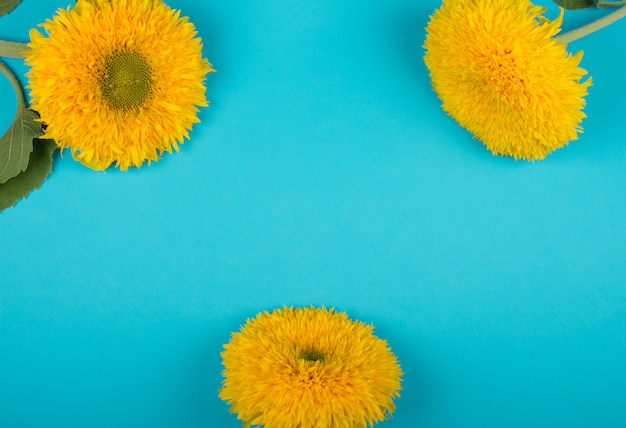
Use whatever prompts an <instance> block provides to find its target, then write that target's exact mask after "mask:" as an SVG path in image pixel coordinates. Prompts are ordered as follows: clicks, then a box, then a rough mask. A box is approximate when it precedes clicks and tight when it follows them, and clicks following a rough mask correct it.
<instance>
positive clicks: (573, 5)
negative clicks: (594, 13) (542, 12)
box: [554, 0, 595, 9]
mask: <svg viewBox="0 0 626 428" xmlns="http://www.w3.org/2000/svg"><path fill="white" fill-rule="evenodd" d="M554 2H555V3H556V4H558V5H559V6H561V7H564V8H565V9H584V8H586V7H591V6H595V1H594V0H554Z"/></svg>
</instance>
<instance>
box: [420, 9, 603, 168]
mask: <svg viewBox="0 0 626 428" xmlns="http://www.w3.org/2000/svg"><path fill="white" fill-rule="evenodd" d="M544 11H545V9H544V8H541V7H538V6H535V5H533V4H532V3H531V2H529V1H527V0H443V4H442V6H441V7H440V8H439V9H438V10H437V11H435V13H434V14H433V15H432V16H431V19H430V22H429V23H428V26H427V27H426V31H427V36H426V41H425V43H424V48H425V49H426V54H425V57H424V60H425V63H426V66H427V67H428V69H429V71H430V77H431V80H432V85H433V88H434V90H435V91H436V92H437V93H438V95H439V97H440V99H441V101H442V107H443V109H444V110H445V111H446V112H447V113H448V114H449V115H450V116H452V117H453V118H454V119H456V120H457V121H458V122H459V124H460V125H461V126H463V127H464V128H466V129H468V130H469V131H470V132H472V133H473V134H474V136H475V137H476V138H478V139H480V140H481V141H482V142H483V143H484V144H485V146H486V147H487V148H488V149H489V150H491V152H493V153H494V154H501V155H510V156H513V157H514V158H516V159H519V158H521V159H529V160H533V159H543V158H545V157H546V155H547V154H548V153H549V152H551V151H552V150H554V149H557V148H559V147H562V146H564V145H566V144H567V143H568V142H569V141H570V140H575V139H576V138H577V133H578V132H582V128H581V127H580V123H581V121H582V119H583V118H584V117H586V116H585V114H584V113H583V112H582V109H583V107H584V105H585V100H584V96H585V95H586V94H587V87H588V86H589V85H590V83H591V79H587V80H586V81H582V80H581V79H582V77H583V76H584V75H585V74H587V72H586V71H585V70H584V69H582V68H580V67H579V66H578V65H579V63H580V60H581V58H582V52H578V53H577V54H575V55H571V54H570V53H568V52H567V50H566V45H565V44H564V43H560V42H559V40H558V38H555V37H554V36H555V35H556V34H557V33H558V32H559V31H560V25H561V22H562V17H563V11H562V10H561V14H560V16H559V17H558V18H557V19H555V20H554V21H549V20H547V19H546V18H544V17H543V16H542V15H541V14H542V13H543V12H544Z"/></svg>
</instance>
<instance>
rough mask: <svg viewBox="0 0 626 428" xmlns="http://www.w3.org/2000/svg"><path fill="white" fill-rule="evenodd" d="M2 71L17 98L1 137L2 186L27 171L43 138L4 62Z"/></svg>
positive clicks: (33, 113)
mask: <svg viewBox="0 0 626 428" xmlns="http://www.w3.org/2000/svg"><path fill="white" fill-rule="evenodd" d="M0 1H2V0H0ZM0 71H1V72H2V73H4V74H5V75H6V76H7V78H8V79H9V81H10V82H11V85H13V89H15V95H16V96H17V112H16V113H15V117H14V118H13V121H12V122H11V125H10V126H9V129H7V131H6V132H5V133H4V135H2V137H0V184H2V183H5V182H6V181H7V180H9V179H10V178H12V177H15V176H16V175H18V174H19V173H21V172H23V171H24V170H25V169H26V167H27V166H28V159H29V157H30V152H31V151H32V150H33V138H36V137H39V136H41V134H42V125H41V123H40V122H38V121H37V118H38V115H37V113H36V112H34V111H32V110H30V109H28V108H27V107H26V102H25V101H24V95H23V94H22V87H21V86H20V83H19V81H18V80H17V78H16V77H15V75H14V74H13V73H12V72H11V70H10V69H9V67H7V66H6V64H4V63H3V62H2V61H0Z"/></svg>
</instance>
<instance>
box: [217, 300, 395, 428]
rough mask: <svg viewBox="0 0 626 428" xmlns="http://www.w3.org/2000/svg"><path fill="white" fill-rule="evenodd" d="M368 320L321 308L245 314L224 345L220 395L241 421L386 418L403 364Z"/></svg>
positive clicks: (340, 426) (331, 424)
mask: <svg viewBox="0 0 626 428" xmlns="http://www.w3.org/2000/svg"><path fill="white" fill-rule="evenodd" d="M372 330H373V327H372V326H368V325H365V324H363V323H361V322H358V321H352V320H350V319H348V316H347V315H346V314H345V313H342V312H335V311H334V310H332V309H330V310H328V309H325V308H321V309H320V308H314V307H310V308H296V309H294V308H287V307H285V308H283V309H276V310H274V311H273V312H272V313H268V312H263V313H260V314H258V315H257V316H256V318H254V319H253V320H248V321H247V322H246V324H245V325H244V326H243V327H242V328H241V332H236V333H234V334H233V335H232V336H231V340H230V342H229V343H228V344H227V345H225V346H224V348H225V350H224V351H223V352H222V359H223V364H224V371H223V374H224V382H223V388H222V389H220V391H219V396H220V398H221V399H223V400H225V401H227V402H228V403H229V404H231V405H232V407H231V412H234V413H237V414H238V418H239V419H241V420H242V421H243V424H244V426H245V427H246V428H249V427H250V426H251V425H261V426H264V427H266V428H294V427H300V428H361V427H366V426H369V425H374V423H376V422H379V421H381V420H383V419H385V418H386V417H388V416H389V415H390V414H391V413H392V412H393V411H394V409H395V407H394V403H393V398H394V397H397V396H399V393H398V391H399V390H400V377H401V375H402V371H401V369H400V366H399V365H398V362H397V360H396V357H395V356H394V355H393V353H392V352H391V350H390V349H389V347H388V345H387V343H386V342H385V341H384V340H382V339H379V338H377V337H376V336H374V335H373V334H372Z"/></svg>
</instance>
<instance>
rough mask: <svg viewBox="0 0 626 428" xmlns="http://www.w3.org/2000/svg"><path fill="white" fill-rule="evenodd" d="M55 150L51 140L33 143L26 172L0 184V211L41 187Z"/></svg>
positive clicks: (49, 168)
mask: <svg viewBox="0 0 626 428" xmlns="http://www.w3.org/2000/svg"><path fill="white" fill-rule="evenodd" d="M56 148H57V145H56V143H55V142H54V141H53V140H39V139H36V140H35V141H34V144H33V151H32V153H31V155H30V159H29V162H28V168H26V171H24V172H22V173H21V174H19V175H17V176H15V177H13V178H12V179H10V180H9V181H7V182H6V183H4V184H0V211H2V210H4V209H5V208H8V207H11V206H13V205H15V203H16V202H17V201H19V200H20V199H22V198H25V197H26V196H28V194H29V193H30V192H32V191H33V190H35V189H39V188H40V187H41V184H42V183H43V182H44V180H45V179H46V177H47V176H48V174H50V171H52V154H53V153H54V151H55V150H56Z"/></svg>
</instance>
